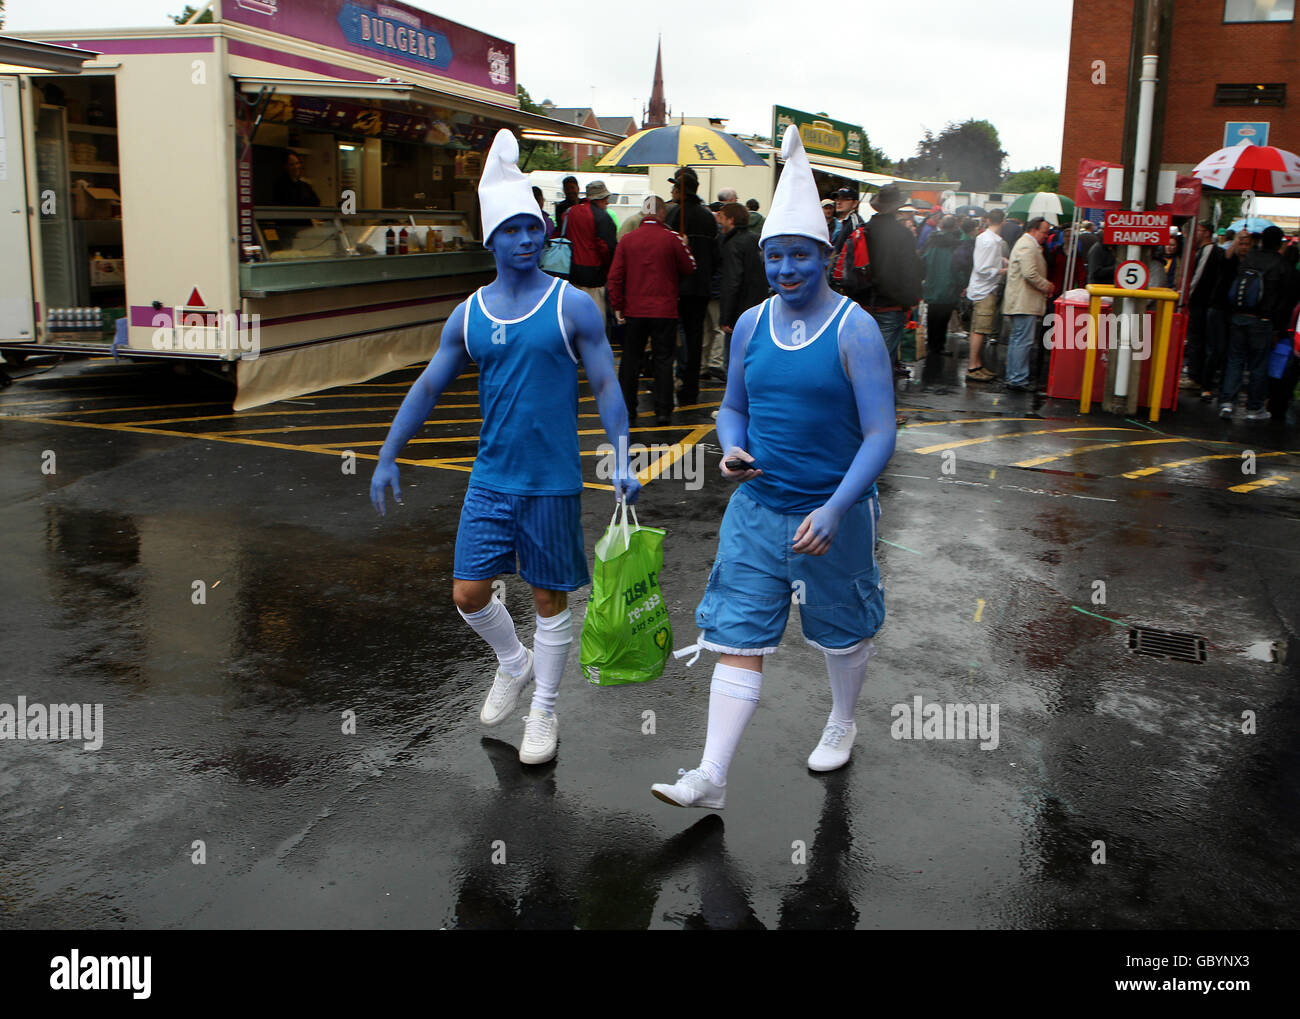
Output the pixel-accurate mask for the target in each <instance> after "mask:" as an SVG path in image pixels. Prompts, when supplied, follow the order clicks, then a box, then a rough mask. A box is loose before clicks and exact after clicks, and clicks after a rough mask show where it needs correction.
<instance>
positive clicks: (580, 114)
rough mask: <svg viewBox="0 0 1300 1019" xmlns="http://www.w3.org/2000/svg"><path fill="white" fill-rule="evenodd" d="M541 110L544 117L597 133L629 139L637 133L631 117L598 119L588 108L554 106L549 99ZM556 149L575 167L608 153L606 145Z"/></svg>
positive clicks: (563, 146)
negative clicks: (587, 128)
mask: <svg viewBox="0 0 1300 1019" xmlns="http://www.w3.org/2000/svg"><path fill="white" fill-rule="evenodd" d="M542 109H543V111H545V113H546V116H548V117H551V118H553V119H555V120H562V121H564V122H565V123H568V124H577V125H579V126H581V127H589V128H593V129H595V130H597V131H608V132H609V133H610V134H617V135H622V136H623V137H624V138H629V137H631V136H632V135H634V134H636V132H637V126H636V120H634V119H633V118H632V117H598V116H596V114H595V113H594V112H593V111H592V110H591V109H590V108H589V107H585V106H556V105H555V104H554V103H552V102H551V101H550V100H549V99H546V100H544V101H543V102H542ZM556 148H558V149H560V151H562V152H567V153H568V154H569V155H570V157H571V158H572V159H573V165H574V166H575V167H579V166H581V165H582V164H583V162H584V161H585V160H588V159H598V158H600V157H601V156H603V155H604V154H605V153H606V152H608V151H609V146H607V145H596V144H582V143H574V144H563V145H557V146H556Z"/></svg>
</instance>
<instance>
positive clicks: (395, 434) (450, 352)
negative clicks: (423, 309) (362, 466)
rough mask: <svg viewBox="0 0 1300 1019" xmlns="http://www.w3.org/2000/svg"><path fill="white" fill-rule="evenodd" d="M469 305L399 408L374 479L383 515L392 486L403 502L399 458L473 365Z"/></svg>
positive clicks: (450, 324) (374, 496)
mask: <svg viewBox="0 0 1300 1019" xmlns="http://www.w3.org/2000/svg"><path fill="white" fill-rule="evenodd" d="M464 336H465V305H464V304H460V305H458V306H457V307H456V310H455V311H453V312H452V313H451V315H450V317H449V318H448V319H447V324H446V325H445V326H443V329H442V341H441V342H440V343H439V345H438V351H437V353H435V354H434V355H433V360H431V361H430V362H429V365H428V367H427V368H425V369H424V371H423V372H421V374H420V377H419V378H418V379H416V380H415V384H414V385H413V386H411V389H410V391H409V392H408V393H407V394H406V399H404V400H403V401H402V405H401V407H399V408H398V409H397V415H396V417H394V418H393V423H392V426H391V427H390V428H389V429H388V438H387V439H385V440H384V445H383V448H382V449H380V451H379V463H378V464H377V465H376V466H375V473H374V474H372V475H371V477H370V501H371V502H372V503H374V505H375V509H377V510H378V511H379V512H380V514H381V515H383V514H384V513H386V507H385V505H384V490H385V489H386V488H388V487H389V486H390V485H391V486H392V489H393V498H394V499H396V500H397V502H398V503H401V501H402V488H401V484H400V482H399V478H398V470H397V457H398V456H399V455H400V454H401V452H402V449H403V447H405V446H406V444H407V442H409V441H410V439H411V436H413V435H414V434H415V433H416V432H418V431H419V430H420V429H421V427H423V425H424V422H425V421H427V420H428V419H429V414H430V413H432V411H433V408H434V405H435V404H437V402H438V398H439V397H440V396H442V392H443V390H444V389H446V388H447V386H448V384H449V383H451V382H452V380H454V379H455V378H456V376H458V375H460V374H461V373H462V372H463V371H464V370H465V368H466V367H467V366H468V365H469V363H470V359H469V354H467V353H466V351H465V341H464Z"/></svg>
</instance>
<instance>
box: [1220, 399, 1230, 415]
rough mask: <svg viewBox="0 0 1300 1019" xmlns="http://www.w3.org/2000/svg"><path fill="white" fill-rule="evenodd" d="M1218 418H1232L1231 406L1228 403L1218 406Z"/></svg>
mask: <svg viewBox="0 0 1300 1019" xmlns="http://www.w3.org/2000/svg"><path fill="white" fill-rule="evenodd" d="M1219 417H1221V418H1230V417H1232V404H1230V403H1221V404H1219Z"/></svg>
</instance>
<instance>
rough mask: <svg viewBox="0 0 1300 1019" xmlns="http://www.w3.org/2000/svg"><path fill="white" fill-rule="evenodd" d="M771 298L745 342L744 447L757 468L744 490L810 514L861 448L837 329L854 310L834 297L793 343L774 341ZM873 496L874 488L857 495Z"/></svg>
mask: <svg viewBox="0 0 1300 1019" xmlns="http://www.w3.org/2000/svg"><path fill="white" fill-rule="evenodd" d="M777 300H779V298H776V297H770V298H768V299H767V301H765V302H764V304H763V311H762V313H761V314H760V315H759V318H758V322H757V324H756V325H755V326H754V335H753V336H751V337H750V339H749V343H748V345H747V346H746V347H745V390H746V392H747V393H748V395H749V431H748V435H747V441H748V443H749V444H748V445H747V446H746V447H745V448H746V449H747V450H748V451H749V453H750V455H751V456H753V458H754V460H755V461H756V462H757V463H758V466H759V467H761V468H762V470H763V473H762V474H760V475H759V476H758V477H757V478H754V479H753V480H752V481H747V482H745V490H746V491H747V492H749V494H750V495H752V496H753V497H754V499H755V500H756V501H757V502H759V503H760V504H761V505H763V506H766V507H767V508H768V509H770V510H772V511H774V512H776V513H811V512H812V511H813V510H815V509H817V508H818V507H819V506H821V505H823V504H824V503H825V502H826V500H827V499H829V498H830V497H831V496H832V495H834V494H835V490H836V489H837V488H839V486H840V482H841V481H843V480H844V475H845V474H847V473H848V470H849V467H850V466H851V465H852V463H853V458H854V457H855V456H857V455H858V450H859V449H860V448H861V447H862V424H861V422H860V421H859V420H858V405H857V402H856V401H855V400H854V398H853V385H852V383H851V382H849V379H848V376H847V375H845V374H844V366H843V363H842V362H841V360H840V346H839V332H840V329H841V327H842V326H843V325H844V320H845V319H846V318H847V317H848V315H849V313H850V312H851V311H852V310H853V309H854V308H855V307H856V305H855V304H854V303H853V302H852V301H850V300H849V299H848V298H847V297H845V298H843V299H841V301H840V303H839V305H838V306H837V307H836V309H835V311H834V312H833V313H832V314H831V316H830V318H829V319H827V320H826V322H825V324H824V325H823V326H822V327H821V328H820V329H819V330H817V332H816V333H814V334H813V335H812V336H810V337H809V338H808V339H806V340H804V341H803V342H802V343H801V344H799V345H798V346H793V347H787V346H781V345H780V344H779V343H777V341H776V333H775V328H774V326H775V323H774V322H773V318H772V309H773V303H774V302H775V301H777ZM874 494H875V486H874V485H873V486H872V487H871V489H870V490H868V491H867V493H866V494H865V495H864V496H863V498H864V499H865V498H868V497H870V496H872V495H874Z"/></svg>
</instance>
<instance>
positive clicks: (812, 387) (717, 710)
mask: <svg viewBox="0 0 1300 1019" xmlns="http://www.w3.org/2000/svg"><path fill="white" fill-rule="evenodd" d="M782 156H783V157H784V159H785V168H784V169H783V171H782V173H781V179H780V181H779V182H778V184H777V190H776V196H775V197H774V199H773V201H772V209H771V211H770V212H769V214H768V217H767V220H766V221H765V222H764V224H763V233H762V236H761V240H760V243H761V245H762V249H763V262H764V265H765V267H766V270H767V278H768V281H769V283H771V285H772V289H773V290H774V291H775V292H776V296H775V297H771V298H768V299H767V300H766V301H765V302H764V303H762V304H760V305H758V306H757V307H754V308H751V309H750V310H748V311H746V312H745V313H744V314H743V315H742V316H741V317H740V319H739V320H738V321H737V323H736V327H735V330H734V332H733V333H732V344H731V362H730V365H729V368H728V375H727V391H726V395H725V396H724V398H723V401H722V408H721V409H720V410H719V412H718V426H717V427H718V438H719V444H720V445H721V446H722V448H723V449H725V450H727V453H726V454H725V455H724V457H723V468H722V473H723V476H724V477H725V478H726V479H727V480H729V481H735V482H740V483H742V484H741V485H740V487H738V488H737V490H736V491H735V493H734V494H733V495H732V497H731V500H730V502H729V503H728V505H727V511H726V514H725V515H724V517H723V520H722V527H721V530H720V531H719V534H718V554H717V558H716V560H715V562H714V565H713V570H712V572H711V573H710V575H709V581H708V586H707V588H706V590H705V592H704V598H703V600H702V601H701V602H700V604H699V607H698V609H697V610H696V623H697V624H698V625H699V627H700V630H701V633H700V638H699V642H698V645H697V646H696V648H692V649H687V650H688V651H690V650H695V651H696V653H697V655H698V649H699V648H703V649H707V650H710V651H716V652H719V658H718V662H717V665H716V666H715V667H714V671H713V682H712V685H711V688H710V694H709V721H708V735H707V737H706V742H705V746H704V754H703V758H702V760H701V762H700V765H699V767H698V768H694V769H692V770H691V771H689V772H688V771H685V770H682V771H679V772H678V774H679V775H680V776H681V778H680V779H679V780H678V781H677V782H676V783H674V784H672V785H668V784H657V785H654V786H652V787H651V791H652V792H653V793H654V795H655V796H657V797H658V798H659V799H661V800H664V801H666V802H668V803H672V804H676V805H677V806H682V807H709V808H719V807H722V806H724V805H725V803H726V796H727V789H726V786H727V770H728V768H729V767H730V764H731V760H732V757H733V756H734V754H735V752H736V748H737V746H738V745H739V743H740V737H741V734H742V733H743V732H744V729H745V726H746V725H747V724H748V723H749V720H750V718H751V717H752V716H753V713H754V710H755V708H756V707H757V705H758V697H759V690H760V688H761V685H762V681H763V661H764V658H765V656H766V655H769V654H771V653H773V652H774V651H776V649H777V646H778V645H779V644H780V643H781V638H782V635H783V634H784V632H785V626H786V621H787V619H788V617H789V613H790V605H791V602H792V600H793V601H797V602H798V603H799V614H800V621H801V624H802V627H803V635H804V639H805V640H806V641H807V642H808V643H809V644H810V645H811V646H812V647H814V648H816V649H817V650H819V651H821V652H822V654H823V655H824V657H825V661H826V669H827V672H828V674H829V677H830V687H831V702H832V706H831V712H830V717H829V718H828V720H827V723H826V726H825V728H824V729H823V731H822V736H821V740H820V741H819V742H818V744H817V746H816V748H815V749H814V750H813V752H812V754H811V755H810V756H809V758H808V767H809V768H811V769H813V770H814V771H832V770H834V769H836V768H839V767H842V766H843V765H844V764H846V763H847V762H848V759H849V754H850V752H851V748H852V746H853V741H854V739H855V738H856V736H857V726H856V725H855V724H854V717H853V716H854V709H855V708H856V705H857V700H858V694H859V693H860V692H861V690H862V685H863V682H864V681H865V679H866V672H867V659H868V657H869V656H870V654H871V651H872V645H871V638H872V637H873V636H874V635H875V633H876V631H877V630H878V629H879V627H880V624H881V623H882V622H883V620H884V616H885V604H884V594H883V587H882V585H881V583H880V572H879V570H878V569H877V567H876V562H875V555H874V552H875V543H876V522H877V520H878V519H879V515H880V507H879V502H878V498H877V494H876V485H875V482H876V478H877V477H878V476H879V474H880V472H881V470H882V469H883V468H884V466H885V464H886V462H888V460H889V458H890V456H891V455H893V452H894V430H895V425H894V388H893V371H892V369H891V367H890V363H889V353H888V351H887V350H886V348H885V344H884V340H883V339H882V338H881V334H880V329H879V328H878V327H877V325H876V323H875V321H874V320H873V319H872V318H871V316H870V315H869V314H867V313H866V312H865V311H863V310H862V308H861V307H859V306H858V305H856V304H854V303H853V302H852V301H850V300H849V299H848V298H846V297H841V296H840V295H838V294H836V293H834V292H833V291H832V290H831V289H830V287H829V286H828V285H827V283H826V266H827V260H828V258H829V256H830V250H831V249H830V245H829V244H828V238H827V234H826V219H825V216H824V215H823V214H822V209H821V203H820V202H819V201H818V195H817V188H816V184H815V183H814V182H813V177H812V171H811V169H810V168H809V166H808V158H807V156H806V154H805V153H804V150H803V144H802V142H801V141H800V138H799V134H798V132H797V131H796V130H795V129H794V128H793V127H791V128H788V129H787V130H786V133H785V138H784V141H783V143H782ZM728 460H738V461H743V462H746V463H750V464H753V465H754V466H753V467H752V468H746V469H742V470H739V471H736V470H730V469H728V467H727V466H726V464H727V461H728ZM828 553H829V554H828ZM683 653H684V652H683ZM693 660H694V659H692V661H693Z"/></svg>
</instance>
